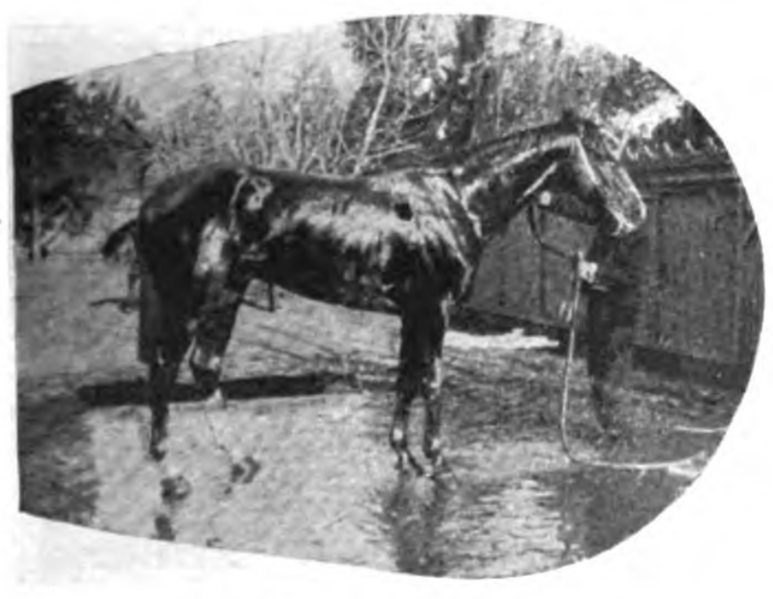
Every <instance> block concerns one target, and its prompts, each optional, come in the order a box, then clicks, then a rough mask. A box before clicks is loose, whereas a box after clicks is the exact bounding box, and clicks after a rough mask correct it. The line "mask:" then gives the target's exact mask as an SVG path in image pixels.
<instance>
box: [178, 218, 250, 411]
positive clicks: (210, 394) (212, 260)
mask: <svg viewBox="0 0 773 599" xmlns="http://www.w3.org/2000/svg"><path fill="white" fill-rule="evenodd" d="M206 243H207V244H208V247H205V248H203V249H202V252H201V256H200V258H199V264H197V274H196V276H197V279H198V284H199V288H200V290H201V293H202V297H201V304H200V306H199V308H198V311H197V312H198V313H197V324H196V332H195V347H194V350H193V352H192V354H191V358H190V368H191V372H192V373H193V377H194V379H195V381H196V384H197V385H198V387H199V388H200V389H201V391H202V392H203V393H204V395H205V397H206V398H207V399H206V401H207V403H208V404H209V405H210V406H212V407H221V406H223V405H224V403H225V399H224V398H223V395H222V392H221V390H220V375H221V371H222V363H223V356H224V355H225V351H226V349H227V347H228V342H229V341H230V339H231V333H232V332H233V327H234V323H235V322H236V316H237V313H238V311H239V305H240V304H241V301H242V297H243V296H244V292H245V290H246V289H247V285H248V284H249V278H248V277H247V276H246V274H245V273H244V272H242V270H241V269H240V268H238V265H237V264H236V263H235V262H236V260H235V258H234V256H233V250H232V248H231V247H230V245H231V241H230V239H229V238H228V237H227V232H225V231H223V230H219V231H215V232H213V233H212V234H211V235H210V237H209V239H208V240H207V241H206Z"/></svg>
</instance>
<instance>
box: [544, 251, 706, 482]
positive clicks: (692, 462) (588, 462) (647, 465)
mask: <svg viewBox="0 0 773 599" xmlns="http://www.w3.org/2000/svg"><path fill="white" fill-rule="evenodd" d="M538 240H539V239H538ZM582 257H583V254H582V252H577V254H576V257H575V263H574V265H573V266H574V268H573V271H574V272H573V277H572V301H571V304H570V308H569V310H570V312H569V323H570V325H569V343H568V348H567V352H566V361H565V363H564V375H563V391H562V396H561V427H560V428H561V446H562V448H563V450H564V453H565V454H566V456H567V457H568V458H569V460H571V461H572V462H575V463H577V464H582V465H584V466H593V467H597V468H611V469H613V470H636V471H638V472H646V471H649V470H669V469H673V470H680V469H681V468H680V467H696V466H697V463H698V462H700V461H702V460H705V459H706V457H707V452H706V450H701V451H699V452H697V453H695V454H693V455H691V456H688V457H685V458H680V459H676V460H668V461H660V462H610V461H608V460H598V459H594V458H590V457H583V456H579V455H577V454H575V453H574V452H573V451H572V448H571V445H570V444H569V436H568V433H567V423H566V418H567V414H568V412H569V383H570V381H571V368H572V362H573V361H574V351H575V344H576V337H577V312H578V307H579V304H580V286H581V281H580V273H579V264H580V260H581V259H582ZM707 432H708V429H707Z"/></svg>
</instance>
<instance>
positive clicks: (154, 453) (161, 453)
mask: <svg viewBox="0 0 773 599" xmlns="http://www.w3.org/2000/svg"><path fill="white" fill-rule="evenodd" d="M166 454H167V448H166V443H165V442H164V440H163V439H157V438H152V439H151V440H150V446H149V447H148V455H149V456H150V459H151V460H153V461H154V462H161V461H163V459H164V458H165V457H166Z"/></svg>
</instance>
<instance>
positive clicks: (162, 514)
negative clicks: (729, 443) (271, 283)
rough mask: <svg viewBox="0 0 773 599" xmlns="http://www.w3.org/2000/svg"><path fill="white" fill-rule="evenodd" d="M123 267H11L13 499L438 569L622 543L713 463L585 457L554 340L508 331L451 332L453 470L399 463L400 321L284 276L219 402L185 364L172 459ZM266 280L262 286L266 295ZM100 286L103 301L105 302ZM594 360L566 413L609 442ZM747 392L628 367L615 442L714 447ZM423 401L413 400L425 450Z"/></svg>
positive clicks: (630, 451)
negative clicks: (204, 400)
mask: <svg viewBox="0 0 773 599" xmlns="http://www.w3.org/2000/svg"><path fill="white" fill-rule="evenodd" d="M124 281H125V279H124V270H123V268H121V267H118V266H115V265H105V264H102V263H100V262H98V261H96V260H86V259H83V260H80V261H76V260H73V259H71V258H70V259H68V258H64V257H58V256H54V257H52V258H51V259H50V260H49V261H48V262H46V263H44V264H35V265H30V264H28V263H22V262H20V263H19V264H18V266H17V290H16V291H17V296H18V302H17V332H18V340H17V358H18V373H19V380H18V388H19V394H18V432H19V465H20V474H21V509H22V510H23V511H25V512H27V513H30V514H34V515H38V516H42V517H45V518H51V519H55V520H60V521H66V522H72V523H77V524H82V525H84V526H89V527H93V528H98V529H102V530H106V531H111V532H116V533H122V534H127V535H133V536H140V537H147V538H155V539H161V540H166V541H175V542H182V543H192V544H197V545H205V546H210V547H219V548H226V549H232V550H239V551H249V552H259V553H265V554H272V555H280V556H286V557H295V558H304V559H314V560H322V561H330V562H337V563H346V564H360V565H363V566H368V567H373V568H378V569H384V570H391V571H401V572H411V573H418V574H426V575H433V576H455V577H488V576H512V575H519V574H527V573H532V572H537V571H542V570H547V569H551V568H555V567H558V566H561V565H564V564H567V563H571V562H574V561H577V560H580V559H583V558H587V557H590V556H593V555H595V554H598V553H599V552H602V551H604V550H606V549H609V548H611V547H613V546H615V545H616V544H618V543H619V542H621V541H622V540H624V539H625V538H626V537H628V536H629V535H631V534H632V533H634V532H636V531H637V530H639V529H640V528H641V527H642V526H644V525H646V524H647V523H648V522H650V521H651V520H652V519H653V518H654V517H655V516H657V514H658V513H660V512H661V511H662V510H663V509H664V508H666V507H667V506H668V505H669V504H671V503H672V502H673V501H674V500H675V499H676V498H678V497H679V495H680V494H681V493H682V492H683V491H684V490H685V489H686V488H687V487H688V486H689V484H690V483H691V482H692V481H693V480H694V479H695V478H696V477H697V476H698V475H699V473H700V469H701V467H702V466H703V464H704V461H696V462H694V463H692V464H691V465H689V467H687V468H683V469H681V470H677V469H671V470H659V471H652V472H644V473H642V472H635V471H626V470H622V471H618V470H610V469H605V468H588V467H583V466H578V465H575V464H572V463H571V462H570V461H569V460H568V459H567V457H566V455H565V454H564V453H563V451H562V448H561V444H560V440H559V434H558V418H559V401H560V392H561V372H562V367H563V357H562V355H561V354H560V352H557V351H556V350H555V349H554V348H552V347H551V346H553V345H554V344H553V343H550V342H549V340H546V339H538V338H533V337H528V336H525V335H520V334H518V333H515V334H511V335H509V336H508V337H507V339H506V341H507V342H506V343H499V344H496V343H488V344H486V343H485V341H482V340H481V339H480V338H478V337H474V336H473V337H471V336H469V335H465V334H459V333H454V334H452V335H450V337H449V339H448V341H447V343H446V369H445V370H446V382H445V395H444V397H445V400H444V401H445V404H444V414H443V441H444V443H445V447H446V452H447V456H448V459H449V462H450V465H451V467H452V471H453V474H452V475H451V476H448V477H446V478H444V479H443V480H441V481H439V482H431V481H428V480H425V479H420V478H416V477H401V476H398V474H397V473H396V472H395V470H394V468H393V464H394V457H393V455H392V453H391V451H390V449H389V446H388V443H387V433H388V426H389V422H390V416H391V411H392V402H393V397H392V391H391V388H392V384H393V380H394V368H395V350H396V334H397V327H398V323H397V321H396V320H395V319H393V318H391V317H387V316H379V315H371V314H364V313H358V312H353V311H348V310H344V309H340V308H335V307H330V306H325V305H323V304H318V303H314V302H309V301H305V300H302V299H300V298H296V297H293V296H289V295H286V294H280V296H279V298H278V305H279V309H278V311H276V312H273V313H272V312H269V311H267V310H262V309H259V308H257V307H254V306H253V307H245V308H243V309H242V311H241V313H240V316H239V321H238V323H237V329H236V334H235V339H234V341H233V343H232V345H231V348H230V350H229V353H228V357H227V363H226V375H225V376H226V385H225V390H226V392H227V394H228V395H229V397H230V398H231V400H230V403H229V405H228V406H227V408H226V409H225V410H223V411H215V412H212V411H208V410H206V409H205V408H204V407H203V406H202V405H201V404H200V403H199V401H198V400H197V399H196V397H195V395H194V394H193V393H192V390H191V388H190V379H189V377H188V375H187V373H185V374H184V376H183V379H182V381H181V384H182V387H181V393H180V398H179V399H178V401H177V402H175V404H174V405H173V408H172V415H171V430H170V439H171V441H170V448H169V454H168V455H167V458H166V459H165V460H164V462H163V463H162V464H161V465H159V464H156V463H154V462H152V461H151V460H149V459H148V458H147V456H146V455H145V453H144V450H143V444H144V442H145V436H146V434H147V419H148V418H147V416H148V415H147V410H146V408H145V407H144V406H143V403H142V386H141V377H142V375H143V371H142V370H141V369H140V367H139V366H138V365H137V364H136V362H135V360H134V342H135V336H134V335H135V332H134V328H135V322H136V314H135V313H130V314H124V313H121V312H120V311H119V310H118V309H117V308H116V307H115V305H113V304H111V303H109V302H108V303H100V302H101V301H102V300H104V299H106V298H108V299H109V298H111V297H119V296H123V295H124V294H125V287H124ZM260 291H261V290H260V286H259V285H256V286H255V289H254V290H253V292H254V296H255V303H256V305H258V306H259V305H261V302H265V298H264V297H262V296H261V294H260ZM94 302H96V303H97V305H93V303H94ZM583 366H584V365H583V363H582V361H578V363H577V364H575V367H574V370H573V381H572V387H571V391H572V408H571V414H570V417H569V425H570V429H571V431H572V439H573V444H574V447H575V448H576V449H577V451H579V452H581V453H583V454H584V455H589V456H596V455H600V454H599V450H598V445H597V441H598V435H597V432H596V430H595V427H594V424H593V421H592V419H591V418H590V416H589V411H588V404H587V401H586V397H587V391H588V386H587V381H586V379H585V377H584V370H583ZM739 399H740V393H739V392H737V391H736V392H733V391H727V390H719V389H711V388H703V387H697V386H696V385H689V384H688V383H686V382H685V381H679V380H673V379H665V378H662V377H660V376H658V375H655V374H653V373H644V372H637V373H635V374H634V375H633V376H632V379H631V381H630V388H629V390H628V391H627V392H626V395H625V409H624V416H625V419H626V421H627V423H628V424H629V426H630V427H631V428H632V430H633V431H634V433H635V434H634V437H633V441H634V443H633V446H632V447H627V448H623V449H622V450H620V451H618V452H617V453H615V454H614V455H613V456H611V457H612V458H613V459H616V460H623V461H625V460H637V461H646V460H659V459H670V458H674V457H681V456H687V455H691V454H693V453H694V452H696V451H699V450H705V451H707V452H709V453H710V452H713V451H714V450H715V449H716V447H717V445H718V443H719V442H720V440H721V436H720V435H705V434H703V435H699V434H694V433H687V432H680V431H677V430H675V429H674V427H675V426H676V425H690V426H697V427H704V426H705V427H714V426H724V425H726V424H727V423H728V422H729V421H730V419H731V417H732V414H733V412H734V410H735V407H736V406H737V403H738V401H739ZM421 412H422V411H421V405H420V403H418V402H417V404H416V406H415V409H414V413H413V415H414V417H413V425H412V440H413V442H414V446H415V447H416V449H417V452H418V453H420V452H419V451H418V447H419V444H418V440H419V434H420V432H421V420H422V414H421Z"/></svg>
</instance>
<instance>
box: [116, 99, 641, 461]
mask: <svg viewBox="0 0 773 599" xmlns="http://www.w3.org/2000/svg"><path fill="white" fill-rule="evenodd" d="M616 144H618V145H616ZM551 193H554V194H555V197H557V198H561V202H547V203H544V204H551V206H552V207H553V209H557V208H556V205H557V204H567V206H568V205H569V204H572V203H574V204H575V205H576V206H579V207H580V208H581V209H582V211H583V213H584V214H586V216H587V214H588V213H590V214H598V215H610V216H611V217H614V218H615V219H616V220H617V222H619V223H620V226H621V227H627V228H629V229H630V228H636V227H639V226H640V225H641V224H642V223H643V221H644V219H645V217H646V210H645V206H644V203H643V200H642V198H641V195H640V194H639V191H638V190H637V189H636V186H635V185H634V183H633V182H632V180H631V178H630V176H629V175H628V173H627V171H626V169H625V168H624V166H623V165H622V164H621V162H620V147H619V140H617V138H615V136H614V135H612V134H611V132H609V131H607V130H606V129H605V128H604V127H603V126H601V125H599V124H597V123H594V122H592V121H590V120H588V119H583V118H580V117H579V116H577V115H576V114H573V113H567V114H565V115H564V116H563V117H562V118H560V119H558V120H556V121H553V122H549V123H546V124H543V125H539V126H534V127H529V128H524V129H520V130H517V131H515V132H513V133H511V134H509V135H507V136H504V137H501V138H498V139H495V140H492V141H489V142H486V143H484V144H481V145H479V146H477V147H473V148H471V149H467V150H464V151H458V152H452V153H450V154H448V155H446V156H443V157H442V158H441V159H438V160H436V161H433V162H429V163H428V164H427V165H424V166H419V167H412V168H404V169H400V170H394V171H389V172H384V173H377V174H367V175H359V176H351V177H339V176H319V175H310V174H301V173H298V172H293V171H286V170H278V169H269V168H262V167H256V166H252V165H247V164H240V163H214V164H207V165H203V166H199V167H197V168H194V169H192V170H189V171H186V172H183V173H180V174H177V175H174V176H172V177H170V178H168V179H167V180H165V181H163V182H161V183H160V184H159V185H158V187H157V188H155V190H154V191H153V192H152V193H151V195H150V196H149V197H148V198H147V199H146V201H145V202H144V203H143V204H142V206H141V208H140V212H139V215H138V217H137V219H136V231H135V234H136V245H137V252H138V255H139V259H140V260H141V263H142V276H141V285H140V295H141V308H140V319H139V321H140V322H139V343H138V353H139V356H138V357H139V360H140V361H141V362H143V363H145V364H146V365H147V367H148V372H149V373H148V380H149V404H150V409H151V438H150V451H151V455H154V456H156V457H159V458H160V457H163V448H162V445H163V442H164V439H165V438H166V425H167V420H168V401H169V394H170V392H171V390H172V389H173V385H174V384H175V381H176V379H177V376H178V372H179V369H180V366H181V364H182V362H183V361H184V359H185V356H186V355H188V356H189V359H188V363H189V366H190V369H191V372H192V374H193V377H194V380H195V382H196V385H197V386H198V388H199V389H200V390H201V391H202V392H203V395H204V397H206V401H207V403H208V404H211V405H222V404H223V402H224V401H225V399H224V397H223V395H222V391H221V390H220V376H221V364H222V359H223V355H224V353H225V351H226V348H227V346H228V342H229V340H230V337H231V333H232V330H233V326H234V321H235V319H236V314H237V310H238V308H239V305H240V303H241V300H242V297H243V295H244V292H245V290H246V287H247V285H248V284H249V282H250V281H251V280H253V279H256V278H257V279H262V280H263V281H265V282H267V283H269V284H274V285H278V286H281V287H284V288H285V289H287V290H289V291H292V292H295V293H297V294H300V295H301V296H305V297H307V298H311V299H314V300H320V301H323V302H327V303H331V304H336V305H341V306H345V307H349V308H356V309H362V310H372V311H381V312H389V313H392V314H396V315H397V316H398V317H399V318H400V321H401V334H400V346H399V360H398V374H397V381H396V400H395V404H394V411H393V418H392V424H391V429H390V433H389V443H390V445H391V448H392V450H393V451H394V452H395V454H396V456H397V463H396V467H397V468H398V470H400V471H409V469H413V470H414V471H415V472H416V473H418V474H426V475H428V476H434V475H435V474H437V473H441V472H443V471H445V470H446V469H447V464H446V461H445V459H444V455H443V452H442V447H441V442H440V424H441V407H442V405H441V397H440V388H441V381H442V373H441V364H442V352H443V339H444V334H445V332H446V329H447V328H448V324H449V307H450V306H451V304H452V302H459V301H463V300H464V298H465V297H467V295H468V293H469V290H470V287H471V281H472V279H473V277H474V274H475V272H476V268H477V266H478V264H479V263H480V259H481V255H482V252H483V248H484V247H485V245H486V242H487V241H489V240H490V239H491V238H492V237H494V236H495V235H498V234H500V233H502V232H503V230H504V229H505V227H506V226H507V225H508V223H509V222H510V221H511V219H512V218H514V217H515V216H516V215H517V214H518V213H519V212H520V211H521V210H522V209H523V208H524V207H526V206H528V205H534V204H535V200H536V199H538V198H544V196H545V194H551ZM128 229H129V227H127V230H128ZM417 396H420V397H421V398H422V399H423V402H424V409H425V415H426V418H425V428H424V435H423V441H422V449H423V453H424V456H425V457H426V461H427V464H428V466H427V469H425V468H424V467H423V466H422V465H421V464H420V463H419V462H418V460H417V459H416V458H415V457H414V455H413V454H412V453H411V451H410V448H409V443H408V420H409V413H410V406H411V404H412V402H413V400H414V399H415V398H416V397H417Z"/></svg>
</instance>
